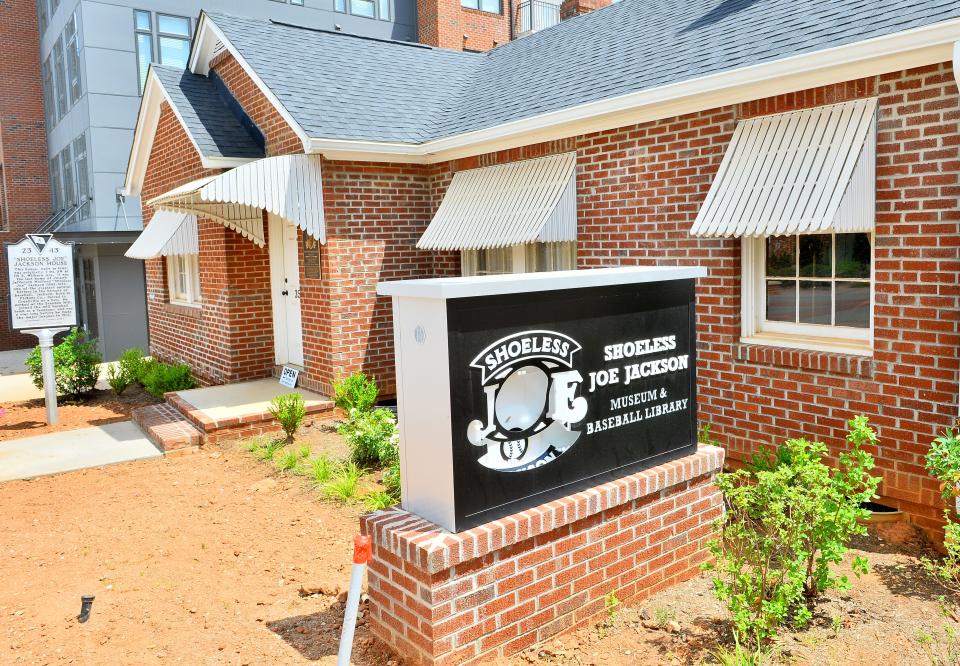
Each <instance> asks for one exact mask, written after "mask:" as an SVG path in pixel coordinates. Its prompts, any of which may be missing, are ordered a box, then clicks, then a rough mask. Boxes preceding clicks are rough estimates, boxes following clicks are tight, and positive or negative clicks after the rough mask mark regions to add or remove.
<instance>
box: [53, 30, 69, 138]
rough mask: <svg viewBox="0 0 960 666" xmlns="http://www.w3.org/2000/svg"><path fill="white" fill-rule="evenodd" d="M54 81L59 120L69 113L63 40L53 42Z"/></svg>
mask: <svg viewBox="0 0 960 666" xmlns="http://www.w3.org/2000/svg"><path fill="white" fill-rule="evenodd" d="M53 82H54V85H55V91H54V94H55V95H56V102H57V121H58V122H59V121H60V119H61V118H63V117H64V116H65V115H67V73H66V70H65V69H64V62H63V40H62V39H58V40H57V41H56V42H55V43H54V44H53Z"/></svg>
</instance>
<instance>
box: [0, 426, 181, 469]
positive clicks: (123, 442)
mask: <svg viewBox="0 0 960 666" xmlns="http://www.w3.org/2000/svg"><path fill="white" fill-rule="evenodd" d="M162 455H163V454H162V453H161V452H160V451H159V450H158V449H157V447H155V446H154V445H153V444H152V443H151V442H150V440H148V439H147V438H146V437H145V436H144V434H143V432H142V431H141V430H140V428H138V427H137V426H136V424H135V423H133V421H121V422H120V423H110V424H107V425H104V426H96V427H93V428H79V429H77V430H68V431H66V432H54V433H49V434H46V435H36V436H34V437H25V438H23V439H14V440H9V441H6V442H0V481H11V480H13V479H30V478H33V477H35V476H44V475H47V474H59V473H60V472H69V471H72V470H75V469H84V468H87V467H100V466H101V465H112V464H114V463H120V462H127V461H130V460H141V459H143V458H159V457H161V456H162Z"/></svg>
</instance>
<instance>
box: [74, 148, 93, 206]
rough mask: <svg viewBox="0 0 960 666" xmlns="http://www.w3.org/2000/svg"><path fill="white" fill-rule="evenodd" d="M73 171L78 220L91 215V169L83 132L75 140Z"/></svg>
mask: <svg viewBox="0 0 960 666" xmlns="http://www.w3.org/2000/svg"><path fill="white" fill-rule="evenodd" d="M73 172H74V175H75V178H76V181H77V205H79V206H80V210H79V212H78V213H77V216H76V219H77V220H85V219H87V218H88V217H90V171H89V167H88V166H87V138H86V136H84V135H83V134H81V135H80V136H78V137H77V138H76V139H74V140H73Z"/></svg>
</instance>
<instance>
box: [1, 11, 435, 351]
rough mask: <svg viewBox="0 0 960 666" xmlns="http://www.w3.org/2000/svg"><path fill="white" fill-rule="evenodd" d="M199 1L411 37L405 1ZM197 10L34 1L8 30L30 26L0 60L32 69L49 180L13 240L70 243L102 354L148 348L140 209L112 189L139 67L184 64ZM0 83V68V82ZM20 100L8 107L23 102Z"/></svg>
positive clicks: (411, 17)
mask: <svg viewBox="0 0 960 666" xmlns="http://www.w3.org/2000/svg"><path fill="white" fill-rule="evenodd" d="M13 5H14V6H15V7H19V6H20V5H24V6H23V7H19V9H18V11H19V12H20V13H23V14H25V15H27V16H29V15H32V14H33V12H34V9H33V7H32V4H31V3H30V2H29V0H20V1H19V2H14V3H13ZM202 5H203V7H206V8H218V9H219V10H220V11H228V12H231V13H234V14H242V15H246V16H251V17H259V18H269V19H272V20H274V21H278V22H289V23H295V24H298V25H306V26H311V27H316V28H322V29H329V30H339V31H343V32H349V33H356V34H361V35H366V36H371V37H377V38H384V39H396V40H415V39H416V38H417V26H416V12H417V9H416V4H415V1H414V0H286V1H282V0H281V1H276V0H272V1H264V0H256V1H254V2H249V1H241V2H228V1H226V0H210V1H208V2H204V3H202ZM5 6H8V5H5ZM200 8H201V3H200V2H198V1H197V0H151V2H136V1H133V2H129V1H128V0H108V1H100V0H98V1H89V0H79V1H78V0H38V2H37V4H36V10H35V11H36V23H34V22H33V20H32V19H24V20H23V21H24V22H23V23H22V25H21V24H18V27H17V30H18V31H20V32H17V34H18V35H19V36H20V37H19V38H20V39H21V40H23V41H27V42H29V41H31V37H32V36H34V35H36V34H37V31H39V50H38V49H37V48H36V39H35V38H34V39H33V40H32V41H33V42H34V46H33V50H32V52H31V51H30V50H29V49H23V50H21V49H18V50H17V51H16V52H18V53H22V54H23V55H24V57H23V58H17V59H9V58H5V59H4V60H5V61H7V62H9V63H13V62H14V61H16V62H17V63H18V64H17V67H21V66H23V65H20V64H19V63H21V62H23V61H29V62H28V63H26V65H27V69H26V71H25V73H23V74H19V75H18V76H20V77H21V78H23V77H26V78H29V76H30V74H31V72H32V70H33V69H37V72H36V73H34V74H35V78H36V85H34V86H33V87H35V88H36V89H37V90H36V92H37V93H38V94H37V95H36V97H34V99H35V100H36V99H38V98H39V91H40V89H41V84H42V90H43V99H44V107H43V108H44V114H43V116H40V121H41V122H43V121H45V126H46V137H45V138H46V152H47V164H48V169H49V179H50V181H49V182H50V187H49V192H50V193H49V203H47V201H46V199H47V195H46V194H45V192H44V194H43V195H42V196H40V199H41V200H40V201H34V202H33V205H34V207H35V208H34V209H35V210H36V206H39V207H40V208H39V210H40V211H41V214H40V219H39V220H34V219H32V218H30V219H29V224H26V223H25V224H23V225H18V226H23V227H24V229H18V234H17V235H20V234H22V233H23V232H24V231H33V230H40V231H46V232H56V234H57V235H58V237H60V238H62V239H63V240H72V241H74V242H75V243H77V254H78V255H79V257H80V259H79V262H78V265H77V268H78V296H79V305H80V312H81V319H82V323H83V324H84V325H85V326H86V327H87V328H88V329H89V330H90V331H91V333H92V334H93V335H95V336H97V337H98V338H99V339H100V342H101V345H102V348H103V351H104V354H105V356H106V357H107V358H113V357H115V356H116V355H117V354H118V353H119V352H120V351H121V350H123V349H124V348H127V347H131V346H134V345H139V346H144V347H145V346H146V344H147V324H146V305H145V302H144V294H145V291H144V284H145V283H144V274H143V263H142V262H140V261H135V260H131V259H127V258H126V257H124V256H123V254H124V252H125V251H126V249H127V248H128V247H129V245H130V243H131V242H132V241H133V239H134V238H135V237H136V236H137V234H138V233H139V232H140V231H141V229H142V228H143V221H142V217H141V207H140V202H139V201H138V200H136V199H125V198H124V197H123V196H122V195H121V194H119V190H120V187H121V186H122V185H123V176H124V173H125V171H126V167H127V159H128V157H129V154H130V146H131V142H132V140H133V127H134V123H135V122H136V117H137V109H138V108H139V106H140V95H141V92H142V90H143V84H144V80H145V76H146V72H147V68H148V67H149V65H150V63H152V62H153V63H162V64H165V65H173V66H176V67H184V66H185V65H186V64H187V60H186V59H187V56H188V54H189V52H190V43H191V40H192V38H193V33H194V29H195V27H196V17H197V16H198V15H199V12H200ZM26 22H29V24H30V25H27V23H26ZM24 26H26V27H24ZM21 28H22V30H21ZM38 51H39V52H38ZM11 52H12V51H11V50H6V53H8V54H9V53H11ZM7 80H8V79H7V76H6V72H4V79H3V81H4V85H5V86H6V85H7V83H6V82H7ZM25 97H26V95H25V96H23V97H20V100H21V101H19V102H18V103H19V104H26V102H24V101H23V99H24V98H25ZM10 102H11V103H13V102H14V100H12V99H11V100H10ZM37 139H38V140H42V139H43V136H42V135H40V136H38V137H37ZM8 185H11V186H13V188H16V189H17V190H18V191H16V192H12V193H11V194H10V196H12V197H18V196H20V194H21V193H23V194H27V193H26V192H25V191H22V190H21V187H22V186H21V185H20V184H19V183H18V184H13V183H8ZM43 189H44V190H45V189H46V187H45V185H44V188H43ZM34 194H35V193H33V192H31V193H30V196H31V197H33V198H34V199H36V198H37V197H35V196H33V195H34ZM14 212H16V211H15V209H13V208H11V209H10V211H9V213H10V214H13V213H14ZM43 218H47V219H46V220H44V219H43ZM0 325H5V323H4V324H0ZM24 344H29V340H26V342H24V338H22V336H20V337H16V338H10V339H7V338H3V339H2V345H3V346H4V347H6V348H10V347H16V346H23V345H24Z"/></svg>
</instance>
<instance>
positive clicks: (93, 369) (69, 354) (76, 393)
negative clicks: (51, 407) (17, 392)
mask: <svg viewBox="0 0 960 666" xmlns="http://www.w3.org/2000/svg"><path fill="white" fill-rule="evenodd" d="M101 360H103V359H102V357H101V356H100V352H98V351H97V340H96V338H88V337H87V332H86V331H85V330H83V329H80V328H72V329H70V332H69V333H68V334H67V336H66V337H64V338H63V340H62V341H61V342H60V344H58V345H55V346H54V348H53V370H54V375H55V377H56V384H57V395H63V396H69V397H73V398H79V397H82V396H85V395H87V394H88V393H90V392H92V391H93V389H94V387H95V386H96V385H97V380H98V379H99V378H100V361H101ZM26 365H27V370H28V371H29V373H30V378H31V379H32V380H33V385H34V386H36V387H37V388H39V389H42V388H43V361H42V359H41V355H40V347H39V346H37V347H34V349H33V351H32V352H30V355H29V356H28V357H27V360H26Z"/></svg>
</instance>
